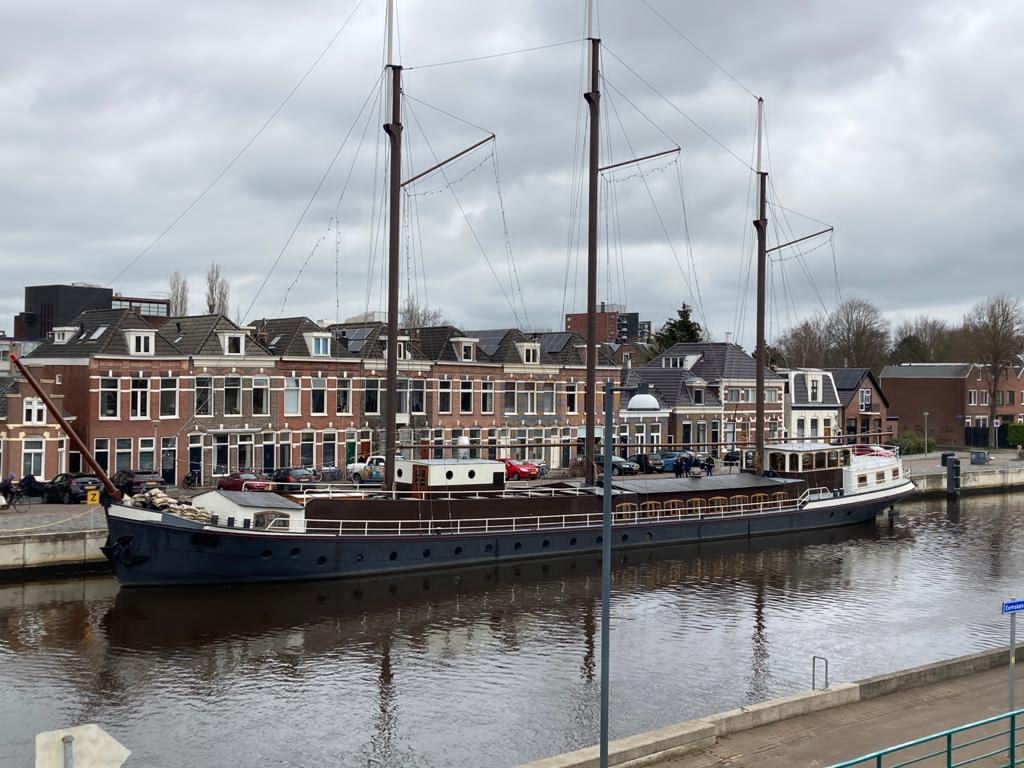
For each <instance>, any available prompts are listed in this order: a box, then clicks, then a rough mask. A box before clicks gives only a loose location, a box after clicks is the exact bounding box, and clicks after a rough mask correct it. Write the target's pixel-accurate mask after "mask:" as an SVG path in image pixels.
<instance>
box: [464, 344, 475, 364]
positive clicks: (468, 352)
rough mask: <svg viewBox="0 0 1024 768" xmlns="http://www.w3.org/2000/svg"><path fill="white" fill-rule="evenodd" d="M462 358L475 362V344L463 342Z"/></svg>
mask: <svg viewBox="0 0 1024 768" xmlns="http://www.w3.org/2000/svg"><path fill="white" fill-rule="evenodd" d="M462 360H463V362H466V363H471V362H473V345H472V344H467V343H466V342H463V344H462Z"/></svg>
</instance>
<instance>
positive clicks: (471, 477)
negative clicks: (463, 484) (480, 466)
mask: <svg viewBox="0 0 1024 768" xmlns="http://www.w3.org/2000/svg"><path fill="white" fill-rule="evenodd" d="M474 477H476V470H475V469H471V470H469V479H470V480H472V479H473V478H474Z"/></svg>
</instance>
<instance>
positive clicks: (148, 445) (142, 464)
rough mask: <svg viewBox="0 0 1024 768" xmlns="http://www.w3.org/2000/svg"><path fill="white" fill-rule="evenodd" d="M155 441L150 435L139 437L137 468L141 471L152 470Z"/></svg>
mask: <svg viewBox="0 0 1024 768" xmlns="http://www.w3.org/2000/svg"><path fill="white" fill-rule="evenodd" d="M155 445H156V441H155V440H154V439H153V438H152V437H140V438H139V469H141V470H142V471H143V472H152V471H153V470H154V465H153V461H154V454H155V452H156V451H155V447H154V446H155Z"/></svg>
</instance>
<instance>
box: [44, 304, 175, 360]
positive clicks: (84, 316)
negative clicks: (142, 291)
mask: <svg viewBox="0 0 1024 768" xmlns="http://www.w3.org/2000/svg"><path fill="white" fill-rule="evenodd" d="M73 325H76V326H78V331H77V332H76V333H75V335H74V336H73V337H72V338H71V339H69V340H68V341H67V342H65V343H60V344H58V343H56V342H54V341H45V342H43V343H42V344H40V345H39V346H38V347H36V348H35V349H34V350H33V351H32V352H31V354H30V355H29V357H35V358H40V357H88V356H89V355H122V356H125V357H127V356H129V354H130V353H129V350H128V340H127V338H126V337H125V331H134V330H138V331H152V330H153V326H152V325H150V324H149V323H148V322H146V321H145V320H143V319H142V318H141V317H139V315H138V314H137V313H136V311H135V310H134V309H93V310H87V311H85V312H82V313H81V314H80V315H79V316H78V317H77V318H76V319H75V322H74V323H73ZM153 354H154V355H155V356H156V357H180V356H182V351H181V349H180V348H179V347H178V346H177V345H175V344H174V343H173V342H172V341H171V340H170V339H168V338H167V337H166V336H164V335H162V334H161V333H160V332H159V331H158V332H157V333H156V336H155V346H154V353H153Z"/></svg>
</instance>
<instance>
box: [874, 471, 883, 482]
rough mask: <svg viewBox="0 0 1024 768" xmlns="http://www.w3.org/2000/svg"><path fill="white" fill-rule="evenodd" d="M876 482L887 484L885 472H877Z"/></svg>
mask: <svg viewBox="0 0 1024 768" xmlns="http://www.w3.org/2000/svg"><path fill="white" fill-rule="evenodd" d="M875 482H876V483H884V482H885V472H876V473H875Z"/></svg>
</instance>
